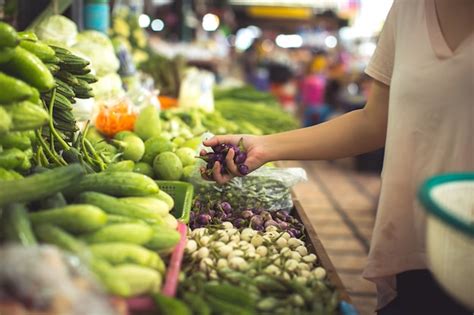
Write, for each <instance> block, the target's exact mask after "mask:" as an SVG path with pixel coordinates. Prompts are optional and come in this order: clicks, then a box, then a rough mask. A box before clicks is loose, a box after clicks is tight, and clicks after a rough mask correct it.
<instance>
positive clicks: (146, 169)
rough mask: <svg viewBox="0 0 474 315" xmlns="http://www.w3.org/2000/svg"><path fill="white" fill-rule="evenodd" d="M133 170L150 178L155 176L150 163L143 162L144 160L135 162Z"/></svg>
mask: <svg viewBox="0 0 474 315" xmlns="http://www.w3.org/2000/svg"><path fill="white" fill-rule="evenodd" d="M133 171H134V172H135V173H140V174H143V175H146V176H148V177H151V178H153V176H155V174H154V173H153V167H151V166H150V164H148V163H145V162H138V163H136V164H135V167H134V168H133Z"/></svg>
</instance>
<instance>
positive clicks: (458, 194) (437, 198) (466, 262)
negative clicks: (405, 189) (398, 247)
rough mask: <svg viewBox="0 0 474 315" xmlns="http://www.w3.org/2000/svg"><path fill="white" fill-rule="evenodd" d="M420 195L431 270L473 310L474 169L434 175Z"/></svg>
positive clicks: (423, 186) (447, 289) (451, 291)
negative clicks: (424, 215)
mask: <svg viewBox="0 0 474 315" xmlns="http://www.w3.org/2000/svg"><path fill="white" fill-rule="evenodd" d="M418 197H419V199H420V201H421V203H422V204H423V206H424V207H425V209H426V211H427V212H428V216H427V228H426V246H427V256H428V261H429V265H430V270H431V272H432V273H433V274H434V276H435V278H436V279H437V280H438V282H439V283H440V284H441V286H442V287H443V288H444V289H445V290H446V291H447V292H448V293H449V294H451V295H452V296H453V297H454V298H456V299H457V300H458V301H459V302H461V303H462V304H464V305H466V306H467V307H469V308H470V309H473V310H474V268H473V264H474V173H457V174H444V175H439V176H435V177H432V178H430V179H428V180H427V181H426V182H425V183H424V184H423V185H422V187H421V189H420V191H419V194H418Z"/></svg>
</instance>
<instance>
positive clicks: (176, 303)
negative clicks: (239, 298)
mask: <svg viewBox="0 0 474 315" xmlns="http://www.w3.org/2000/svg"><path fill="white" fill-rule="evenodd" d="M153 300H154V301H155V305H156V309H157V310H158V312H159V314H160V315H192V314H193V313H192V312H191V310H190V309H189V308H188V306H187V305H186V304H184V303H183V302H181V301H180V300H178V299H175V298H171V297H167V296H164V295H162V294H155V295H153ZM242 315H243V314H242Z"/></svg>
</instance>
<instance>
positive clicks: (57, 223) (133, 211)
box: [0, 164, 180, 297]
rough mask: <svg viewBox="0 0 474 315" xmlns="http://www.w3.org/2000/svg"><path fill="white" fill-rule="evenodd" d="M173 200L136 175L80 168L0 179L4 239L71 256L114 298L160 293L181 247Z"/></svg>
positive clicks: (152, 182)
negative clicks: (167, 259) (170, 257)
mask: <svg viewBox="0 0 474 315" xmlns="http://www.w3.org/2000/svg"><path fill="white" fill-rule="evenodd" d="M173 206H174V204H173V199H172V198H171V197H170V196H169V195H167V194H166V193H164V192H163V191H160V189H159V187H158V185H157V184H156V183H155V182H154V181H153V180H152V179H150V178H149V177H147V176H145V175H142V174H137V173H132V172H111V173H106V172H102V173H96V174H87V175H84V171H83V168H82V167H81V166H80V165H78V164H75V165H69V166H64V167H58V168H55V169H53V170H45V169H42V170H41V169H38V170H37V173H35V174H33V175H31V176H28V177H25V178H21V179H16V180H12V181H8V182H6V181H0V207H1V208H3V211H2V212H1V214H2V216H1V227H2V228H1V232H2V233H1V234H2V235H1V238H2V241H3V242H16V243H20V244H22V245H24V246H34V245H36V244H37V239H38V240H39V241H40V242H43V243H49V244H54V245H56V246H58V247H60V248H62V249H64V250H66V251H69V252H72V253H74V254H76V255H78V256H79V257H81V258H82V259H83V261H84V262H85V263H86V264H87V265H88V266H89V267H90V269H91V270H92V271H93V272H94V273H95V274H96V276H97V278H98V279H99V280H100V281H101V282H102V284H103V285H104V287H105V288H106V289H107V291H108V292H110V293H112V294H115V295H119V296H125V297H128V296H135V295H140V294H146V293H152V292H158V291H159V290H160V288H161V283H162V277H163V275H164V272H165V264H164V262H163V260H162V258H161V257H160V256H159V255H158V253H160V254H162V255H166V254H168V253H170V251H171V250H172V249H173V247H174V246H175V245H176V244H177V243H178V241H179V239H180V234H179V233H178V232H177V231H176V227H177V221H176V219H175V218H174V217H173V216H172V215H171V214H170V213H169V212H170V210H171V209H172V208H173Z"/></svg>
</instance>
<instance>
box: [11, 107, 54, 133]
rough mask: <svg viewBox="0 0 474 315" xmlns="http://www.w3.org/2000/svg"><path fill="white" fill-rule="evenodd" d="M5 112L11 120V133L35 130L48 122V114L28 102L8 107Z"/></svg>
mask: <svg viewBox="0 0 474 315" xmlns="http://www.w3.org/2000/svg"><path fill="white" fill-rule="evenodd" d="M5 110H6V111H7V113H8V114H9V115H10V117H11V119H12V126H11V130H12V131H23V130H31V129H37V128H39V127H41V126H44V125H45V124H47V123H48V121H49V115H48V112H47V111H46V110H45V109H43V108H41V107H39V106H37V105H35V104H32V103H31V102H29V101H23V102H21V103H15V104H12V105H9V106H7V107H5Z"/></svg>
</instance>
